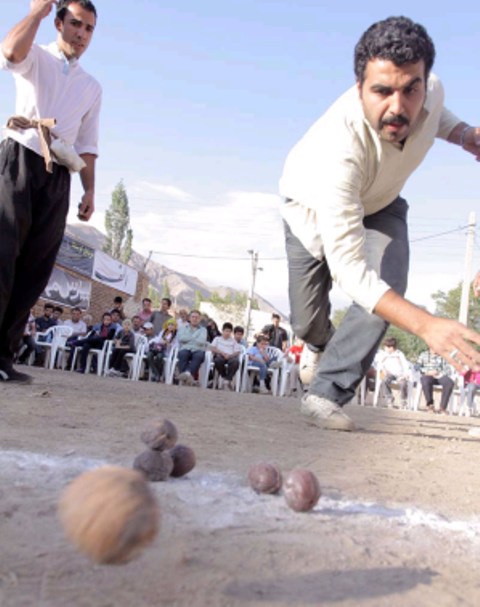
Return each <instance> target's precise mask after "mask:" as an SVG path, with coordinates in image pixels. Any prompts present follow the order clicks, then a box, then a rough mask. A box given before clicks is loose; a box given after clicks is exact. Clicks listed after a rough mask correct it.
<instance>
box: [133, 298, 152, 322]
mask: <svg viewBox="0 0 480 607" xmlns="http://www.w3.org/2000/svg"><path fill="white" fill-rule="evenodd" d="M152 314H153V310H152V300H151V299H150V297H144V298H143V299H142V309H141V310H140V312H138V313H137V316H139V317H140V318H141V320H142V323H144V322H150V319H151V318H152Z"/></svg>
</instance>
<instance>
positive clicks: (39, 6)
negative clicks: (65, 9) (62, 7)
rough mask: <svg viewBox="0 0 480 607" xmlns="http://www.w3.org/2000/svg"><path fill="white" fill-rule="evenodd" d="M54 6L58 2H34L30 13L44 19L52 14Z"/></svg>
mask: <svg viewBox="0 0 480 607" xmlns="http://www.w3.org/2000/svg"><path fill="white" fill-rule="evenodd" d="M53 4H55V5H56V4H58V2H57V0H32V1H31V2H30V13H31V14H32V15H35V16H38V17H39V18H40V19H44V18H45V17H47V16H48V15H49V14H50V12H51V10H52V5H53Z"/></svg>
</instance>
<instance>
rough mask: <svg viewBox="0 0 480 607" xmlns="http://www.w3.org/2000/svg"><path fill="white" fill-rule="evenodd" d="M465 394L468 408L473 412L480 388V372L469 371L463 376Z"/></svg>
mask: <svg viewBox="0 0 480 607" xmlns="http://www.w3.org/2000/svg"><path fill="white" fill-rule="evenodd" d="M463 381H464V385H465V392H466V394H467V406H468V408H469V409H470V411H472V412H473V409H474V406H473V405H474V401H475V394H476V393H477V390H478V389H479V388H480V371H472V370H471V369H469V370H468V371H466V372H465V374H464V376H463Z"/></svg>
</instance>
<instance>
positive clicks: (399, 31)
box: [354, 17, 435, 84]
mask: <svg viewBox="0 0 480 607" xmlns="http://www.w3.org/2000/svg"><path fill="white" fill-rule="evenodd" d="M371 59H385V60H387V61H391V62H392V63H394V64H395V65H396V66H400V65H404V64H406V63H417V62H418V61H421V60H422V59H423V61H424V62H425V80H426V79H427V78H428V75H429V73H430V70H431V69H432V65H433V62H434V60H435V47H434V45H433V42H432V39H431V38H430V36H429V35H428V34H427V30H426V29H425V28H424V27H423V25H420V24H419V23H414V22H413V21H412V20H411V19H408V18H407V17H389V18H388V19H385V20H384V21H378V22H377V23H374V24H373V25H371V26H370V27H369V28H368V29H367V31H366V32H364V33H363V34H362V37H361V38H360V40H359V41H358V42H357V45H356V46H355V57H354V70H355V76H356V78H357V81H358V82H360V84H362V83H363V81H364V80H365V70H366V69H367V63H368V62H369V61H370V60H371Z"/></svg>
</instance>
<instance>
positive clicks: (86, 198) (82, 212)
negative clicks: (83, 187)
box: [77, 192, 95, 221]
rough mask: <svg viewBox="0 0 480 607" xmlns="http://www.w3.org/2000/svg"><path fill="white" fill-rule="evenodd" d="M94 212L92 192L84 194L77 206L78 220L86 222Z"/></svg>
mask: <svg viewBox="0 0 480 607" xmlns="http://www.w3.org/2000/svg"><path fill="white" fill-rule="evenodd" d="M94 210H95V203H94V197H93V192H85V194H84V195H83V196H82V202H81V203H80V204H79V205H78V215H77V216H78V218H79V219H80V221H88V220H89V219H90V217H91V216H92V215H93V211H94Z"/></svg>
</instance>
